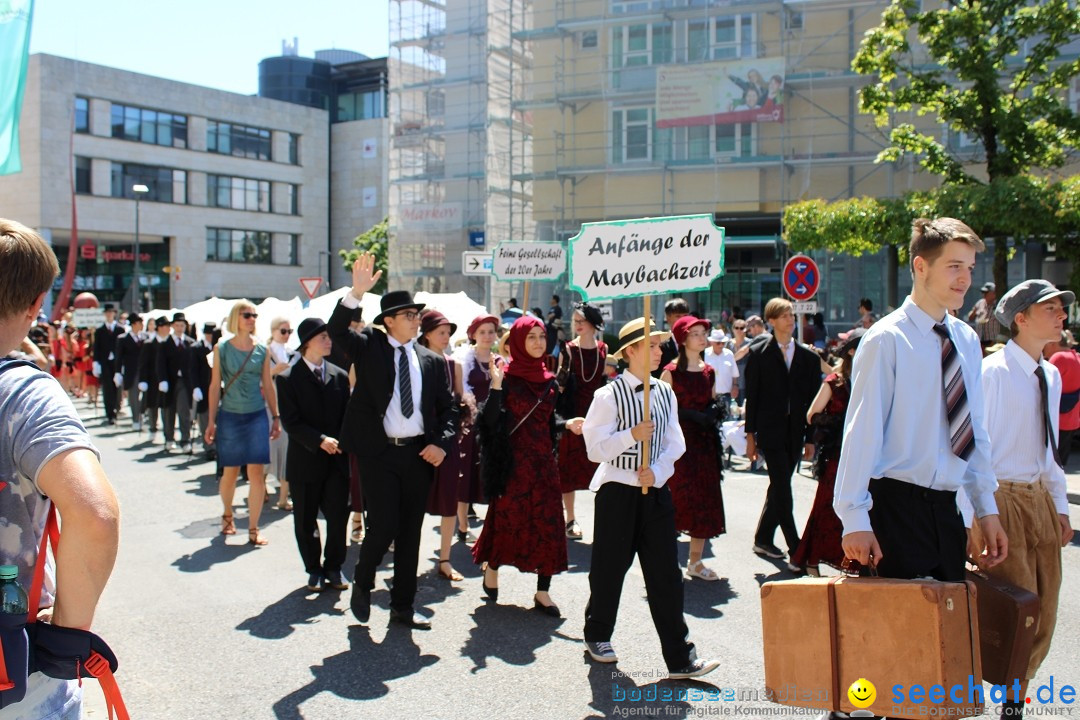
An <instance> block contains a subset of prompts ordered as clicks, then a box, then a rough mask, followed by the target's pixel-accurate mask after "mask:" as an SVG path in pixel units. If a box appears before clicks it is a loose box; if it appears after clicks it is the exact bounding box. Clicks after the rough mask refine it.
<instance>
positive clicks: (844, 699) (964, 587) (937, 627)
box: [761, 577, 983, 717]
mask: <svg viewBox="0 0 1080 720" xmlns="http://www.w3.org/2000/svg"><path fill="white" fill-rule="evenodd" d="M975 604H976V600H975V588H974V586H973V585H972V584H971V583H944V582H938V581H936V580H894V579H891V578H857V577H856V578H852V577H837V578H806V579H801V580H790V581H784V582H770V583H765V585H763V586H762V588H761V621H762V629H763V632H762V641H763V645H764V651H765V690H766V697H768V698H769V699H770V700H772V701H773V702H777V703H780V704H781V705H791V706H795V707H812V708H818V709H821V710H841V711H843V712H847V713H851V712H853V711H855V710H859V709H861V708H857V707H856V706H855V705H854V704H853V703H852V702H851V700H850V699H849V696H848V689H849V688H850V687H851V685H852V684H853V683H855V682H856V681H857V680H860V679H865V680H869V681H870V682H871V683H873V685H874V686H875V688H876V697H875V698H874V700H873V702H872V703H871V704H870V706H869V707H868V708H866V709H867V710H869V711H871V712H873V714H874V715H889V716H896V717H899V716H919V715H926V714H927V713H928V711H935V714H937V715H951V716H953V717H956V716H972V715H979V714H981V713H982V707H983V705H982V702H981V700H982V693H981V692H980V693H978V695H977V696H974V697H972V696H969V693H968V688H969V677H970V678H971V679H972V680H970V682H973V683H974V685H977V686H979V687H980V689H981V687H982V683H981V682H979V680H978V678H981V677H982V669H981V667H980V654H979V630H978V616H977V614H976V610H975ZM897 685H902V686H903V695H902V701H901V702H896V700H895V695H894V692H895V691H894V687H895V686H897ZM913 685H921V686H922V688H923V689H924V691H929V689H930V688H931V687H933V686H935V685H940V686H942V687H943V688H944V689H945V697H944V702H941V703H932V702H929V701H928V700H927V697H924V698H922V700H921V701H914V702H913V701H912V699H911V694H910V693H909V690H910V689H911V688H912V686H913ZM955 685H960V686H962V688H963V689H962V690H961V691H960V692H959V693H958V696H962V700H963V702H961V703H955V702H953V701H952V699H950V698H949V696H948V693H949V690H950V689H952V688H953V686H955ZM969 700H975V701H976V702H968V701H969Z"/></svg>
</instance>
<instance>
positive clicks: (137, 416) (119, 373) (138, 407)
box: [112, 313, 146, 432]
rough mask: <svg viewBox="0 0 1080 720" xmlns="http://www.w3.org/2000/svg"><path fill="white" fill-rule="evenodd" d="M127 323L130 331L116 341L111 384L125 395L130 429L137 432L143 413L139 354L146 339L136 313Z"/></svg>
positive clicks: (141, 323)
mask: <svg viewBox="0 0 1080 720" xmlns="http://www.w3.org/2000/svg"><path fill="white" fill-rule="evenodd" d="M128 322H129V323H130V324H131V329H130V330H128V331H127V332H126V333H124V334H123V335H121V336H120V339H118V340H117V341H116V373H114V374H113V377H112V382H113V384H114V385H116V387H118V388H122V389H123V390H124V392H126V393H127V395H128V406H129V407H130V408H131V429H132V430H134V431H135V432H139V431H140V430H142V413H143V405H142V397H141V395H140V393H139V354H140V352H141V351H142V344H143V341H144V340H145V339H146V338H145V337H144V336H143V321H142V318H141V317H139V315H138V313H131V315H130V317H128Z"/></svg>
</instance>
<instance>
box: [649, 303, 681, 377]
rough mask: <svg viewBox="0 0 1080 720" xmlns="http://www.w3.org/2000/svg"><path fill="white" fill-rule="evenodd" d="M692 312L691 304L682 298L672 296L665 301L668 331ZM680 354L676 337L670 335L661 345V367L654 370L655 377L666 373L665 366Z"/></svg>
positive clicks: (665, 317) (665, 320)
mask: <svg viewBox="0 0 1080 720" xmlns="http://www.w3.org/2000/svg"><path fill="white" fill-rule="evenodd" d="M689 314H690V306H689V305H688V304H687V302H686V301H685V300H683V299H682V298H672V299H671V300H668V301H667V302H666V303H664V322H665V323H667V329H668V332H670V331H671V328H672V327H674V326H675V322H676V321H677V320H678V319H679V318H682V317H686V316H687V315H689ZM678 355H679V346H678V345H676V344H675V338H673V337H670V336H669V337H668V339H667V340H665V341H664V342H663V343H662V344H661V345H660V367H658V368H657V369H656V370H653V371H652V376H653V377H654V378H659V377H660V376H661V375H662V374H663V373H664V366H665V365H667V364H668V363H669V362H671V361H672V360H674V359H675V358H676V357H677V356H678Z"/></svg>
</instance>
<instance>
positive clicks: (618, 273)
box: [568, 215, 724, 300]
mask: <svg viewBox="0 0 1080 720" xmlns="http://www.w3.org/2000/svg"><path fill="white" fill-rule="evenodd" d="M568 246H569V249H570V287H572V288H573V289H574V290H577V291H578V292H579V293H581V295H582V297H584V298H585V299H586V300H611V299H614V298H626V297H636V296H639V295H658V294H666V293H681V292H692V291H697V290H707V289H708V288H709V285H710V284H711V283H712V281H713V280H715V279H716V278H718V277H720V276H721V275H723V274H724V229H723V228H718V227H716V226H715V225H714V224H713V221H712V215H680V216H676V217H660V218H642V219H639V220H616V221H611V222H598V223H586V224H584V225H582V226H581V232H580V233H578V234H577V235H576V236H574V237H573V238H571V239H570V241H569V243H568Z"/></svg>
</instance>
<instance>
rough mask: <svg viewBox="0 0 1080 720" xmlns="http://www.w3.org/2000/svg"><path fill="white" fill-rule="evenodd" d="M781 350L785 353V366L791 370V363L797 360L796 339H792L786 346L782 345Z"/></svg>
mask: <svg viewBox="0 0 1080 720" xmlns="http://www.w3.org/2000/svg"><path fill="white" fill-rule="evenodd" d="M777 343H778V344H780V349H781V350H782V351H783V352H784V364H785V365H787V369H788V370H790V369H791V361H792V360H794V359H795V338H791V339H790V340H788V341H787V343H786V344H782V343H780V341H779V340H778V341H777Z"/></svg>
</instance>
